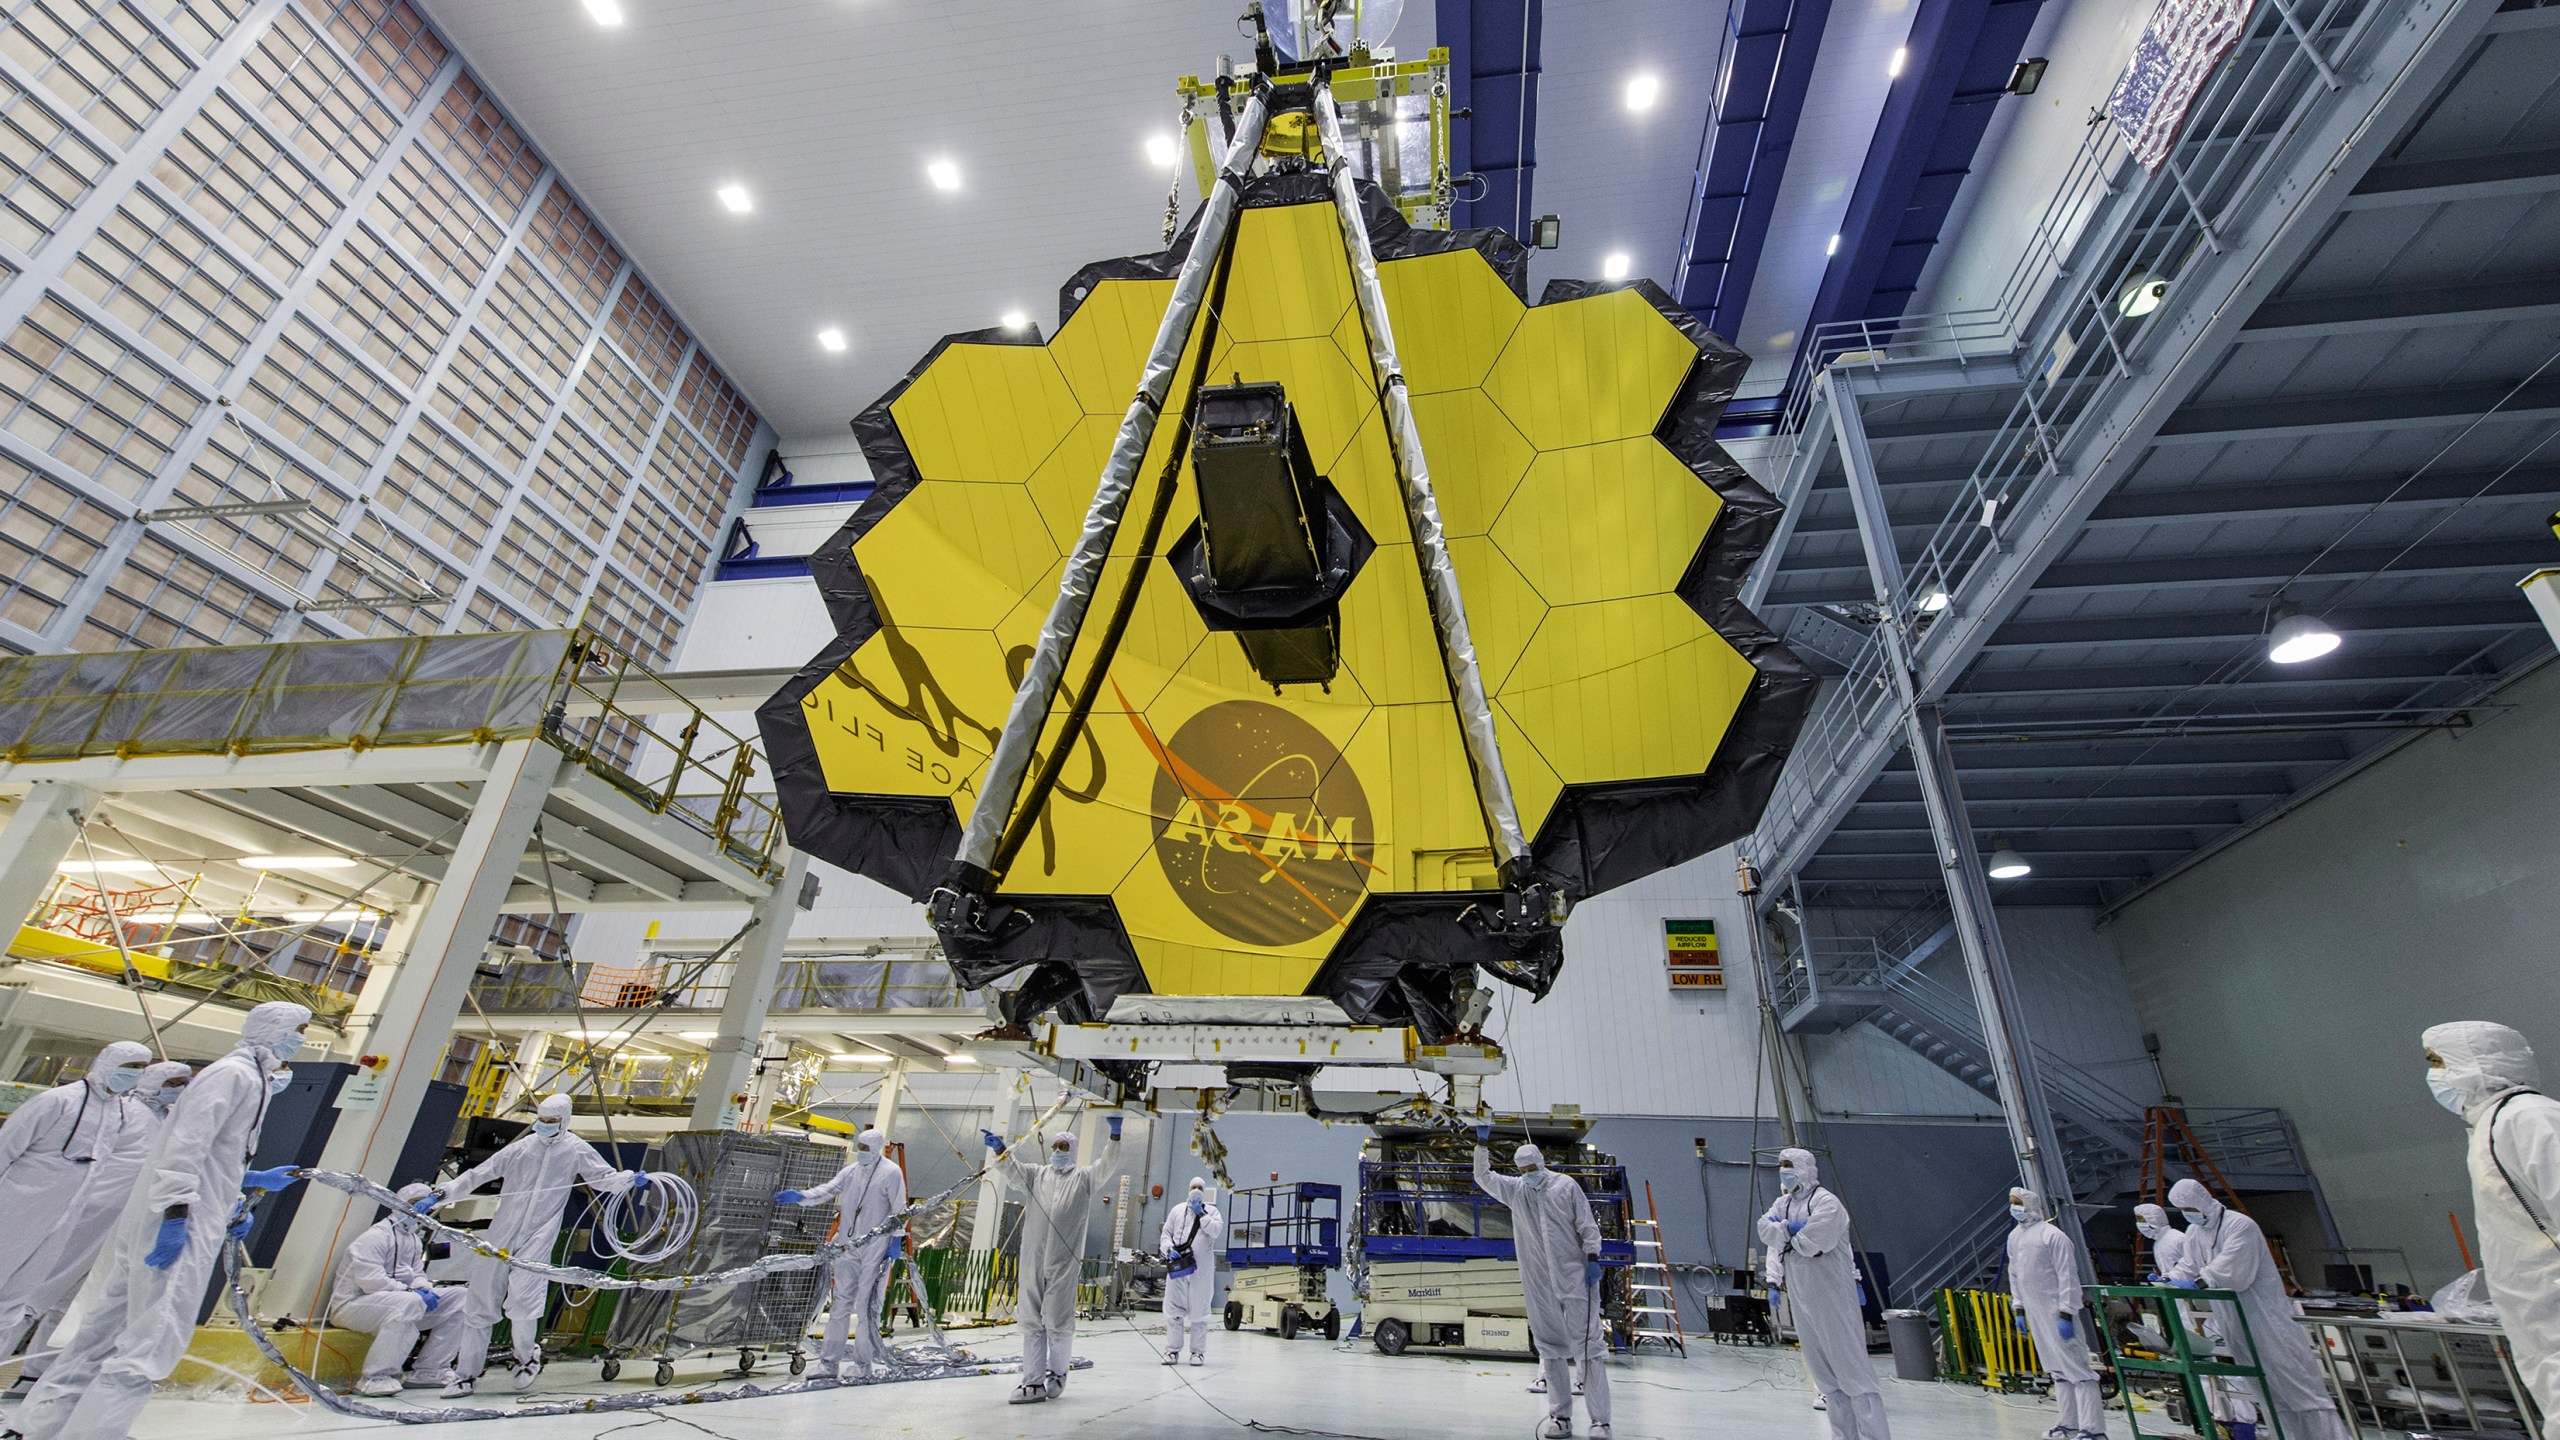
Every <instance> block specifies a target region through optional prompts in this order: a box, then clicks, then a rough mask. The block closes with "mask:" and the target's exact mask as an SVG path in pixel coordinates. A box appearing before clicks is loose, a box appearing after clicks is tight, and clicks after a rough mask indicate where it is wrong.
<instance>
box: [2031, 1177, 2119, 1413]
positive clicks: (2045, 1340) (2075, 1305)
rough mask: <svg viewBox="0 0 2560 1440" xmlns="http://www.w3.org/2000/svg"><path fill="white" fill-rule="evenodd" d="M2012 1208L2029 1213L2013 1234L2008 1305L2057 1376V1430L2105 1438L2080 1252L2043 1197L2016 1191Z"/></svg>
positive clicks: (2046, 1366)
mask: <svg viewBox="0 0 2560 1440" xmlns="http://www.w3.org/2000/svg"><path fill="white" fill-rule="evenodd" d="M2009 1204H2010V1205H2011V1207H2012V1208H2013V1209H2015V1208H2019V1207H2023V1208H2024V1209H2025V1211H2026V1218H2024V1219H2022V1220H2020V1221H2018V1223H2017V1225H2016V1226H2015V1227H2014V1228H2012V1229H2011V1230H2010V1231H2009V1303H2010V1304H2011V1305H2012V1306H2014V1307H2016V1309H2017V1311H2018V1313H2019V1315H2020V1316H2022V1317H2024V1319H2025V1320H2026V1322H2027V1335H2028V1338H2030V1339H2032V1340H2034V1341H2035V1344H2036V1358H2037V1359H2039V1360H2042V1361H2043V1362H2044V1369H2045V1373H2046V1374H2047V1375H2050V1376H2052V1377H2053V1398H2054V1402H2055V1403H2056V1404H2057V1405H2059V1406H2060V1407H2061V1409H2062V1423H2061V1425H2060V1426H2059V1427H2057V1428H2059V1429H2063V1430H2068V1431H2071V1432H2072V1433H2074V1434H2079V1435H2101V1436H2103V1435H2104V1434H2106V1430H2107V1412H2106V1403H2105V1402H2104V1401H2103V1400H2101V1399H2100V1398H2099V1397H2098V1367H2097V1366H2096V1365H2094V1364H2092V1363H2090V1359H2089V1330H2088V1325H2089V1318H2088V1316H2087V1315H2085V1314H2083V1313H2082V1312H2081V1307H2080V1252H2079V1250H2078V1249H2076V1248H2075V1247H2074V1246H2073V1245H2072V1243H2071V1237H2070V1236H2068V1235H2065V1234H2063V1233H2062V1230H2061V1228H2060V1227H2059V1226H2057V1225H2055V1224H2054V1223H2053V1222H2052V1221H2051V1220H2048V1219H2046V1218H2045V1213H2044V1199H2043V1197H2042V1196H2040V1195H2037V1194H2036V1193H2035V1192H2034V1191H2031V1190H2013V1191H2011V1192H2009ZM2064 1316H2069V1317H2070V1319H2071V1329H2072V1334H2071V1335H2070V1336H2069V1338H2065V1337H2064V1335H2063V1334H2062V1325H2061V1320H2062V1317H2064Z"/></svg>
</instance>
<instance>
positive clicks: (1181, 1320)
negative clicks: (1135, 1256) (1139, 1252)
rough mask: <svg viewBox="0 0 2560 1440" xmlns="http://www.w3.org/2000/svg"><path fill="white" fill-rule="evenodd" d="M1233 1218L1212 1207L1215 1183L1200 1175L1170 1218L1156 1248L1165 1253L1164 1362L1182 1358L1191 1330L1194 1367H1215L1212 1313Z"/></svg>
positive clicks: (1157, 1240) (1168, 1362)
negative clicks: (1223, 1241) (1222, 1248)
mask: <svg viewBox="0 0 2560 1440" xmlns="http://www.w3.org/2000/svg"><path fill="white" fill-rule="evenodd" d="M1225 1233H1227V1217H1226V1216H1224V1215H1221V1214H1219V1213H1218V1207H1217V1206H1215V1205H1212V1204H1210V1203H1209V1182H1208V1181H1207V1180H1204V1179H1202V1178H1201V1177H1199V1176H1197V1175H1194V1176H1192V1177H1191V1193H1190V1195H1189V1197H1188V1198H1186V1199H1185V1200H1184V1201H1183V1202H1182V1203H1181V1204H1179V1205H1177V1206H1175V1207H1174V1208H1173V1211H1172V1213H1171V1214H1168V1215H1166V1216H1165V1217H1164V1232H1163V1233H1162V1234H1160V1235H1158V1236H1157V1237H1156V1248H1157V1249H1158V1250H1159V1251H1160V1252H1161V1253H1162V1254H1163V1255H1164V1257H1165V1262H1166V1271H1165V1279H1164V1363H1166V1364H1167V1365H1171V1364H1173V1363H1174V1362H1175V1361H1177V1360H1180V1359H1181V1358H1182V1328H1183V1327H1184V1326H1185V1325H1188V1326H1190V1327H1191V1363H1192V1364H1194V1365H1206V1364H1208V1363H1209V1311H1210V1309H1211V1308H1212V1307H1213V1306H1214V1305H1215V1304H1216V1303H1217V1299H1218V1237H1219V1236H1221V1235H1224V1234H1225Z"/></svg>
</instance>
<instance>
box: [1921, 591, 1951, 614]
mask: <svg viewBox="0 0 2560 1440" xmlns="http://www.w3.org/2000/svg"><path fill="white" fill-rule="evenodd" d="M1950 603H1952V602H1950V601H1949V599H1948V597H1947V587H1946V586H1944V585H1932V586H1930V587H1929V588H1928V589H1926V590H1924V591H1922V592H1920V600H1919V603H1918V604H1916V605H1914V606H1913V607H1912V608H1914V609H1916V610H1918V611H1919V612H1920V613H1921V614H1923V615H1935V614H1937V613H1938V612H1939V611H1941V610H1944V609H1946V608H1947V606H1948V605H1949V604H1950Z"/></svg>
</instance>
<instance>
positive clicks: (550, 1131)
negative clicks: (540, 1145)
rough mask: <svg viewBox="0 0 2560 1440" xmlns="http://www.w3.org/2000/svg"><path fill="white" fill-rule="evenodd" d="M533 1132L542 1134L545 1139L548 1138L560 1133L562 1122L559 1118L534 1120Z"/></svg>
mask: <svg viewBox="0 0 2560 1440" xmlns="http://www.w3.org/2000/svg"><path fill="white" fill-rule="evenodd" d="M533 1133H534V1134H536V1135H539V1136H541V1137H542V1138H543V1139H545V1140H548V1139H550V1138H551V1137H552V1136H554V1135H557V1134H559V1133H560V1122H559V1121H557V1120H536V1121H534V1122H533Z"/></svg>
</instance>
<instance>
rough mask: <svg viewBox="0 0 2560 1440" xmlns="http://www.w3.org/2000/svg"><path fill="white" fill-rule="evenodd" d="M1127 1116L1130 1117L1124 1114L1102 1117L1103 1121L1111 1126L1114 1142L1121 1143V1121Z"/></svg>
mask: <svg viewBox="0 0 2560 1440" xmlns="http://www.w3.org/2000/svg"><path fill="white" fill-rule="evenodd" d="M1127 1118H1128V1117H1127V1116H1124V1115H1105V1116H1103V1117H1102V1123H1103V1124H1105V1125H1107V1126H1109V1127H1111V1140H1112V1143H1113V1144H1118V1143H1119V1140H1120V1122H1121V1121H1122V1120H1124V1119H1127Z"/></svg>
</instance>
